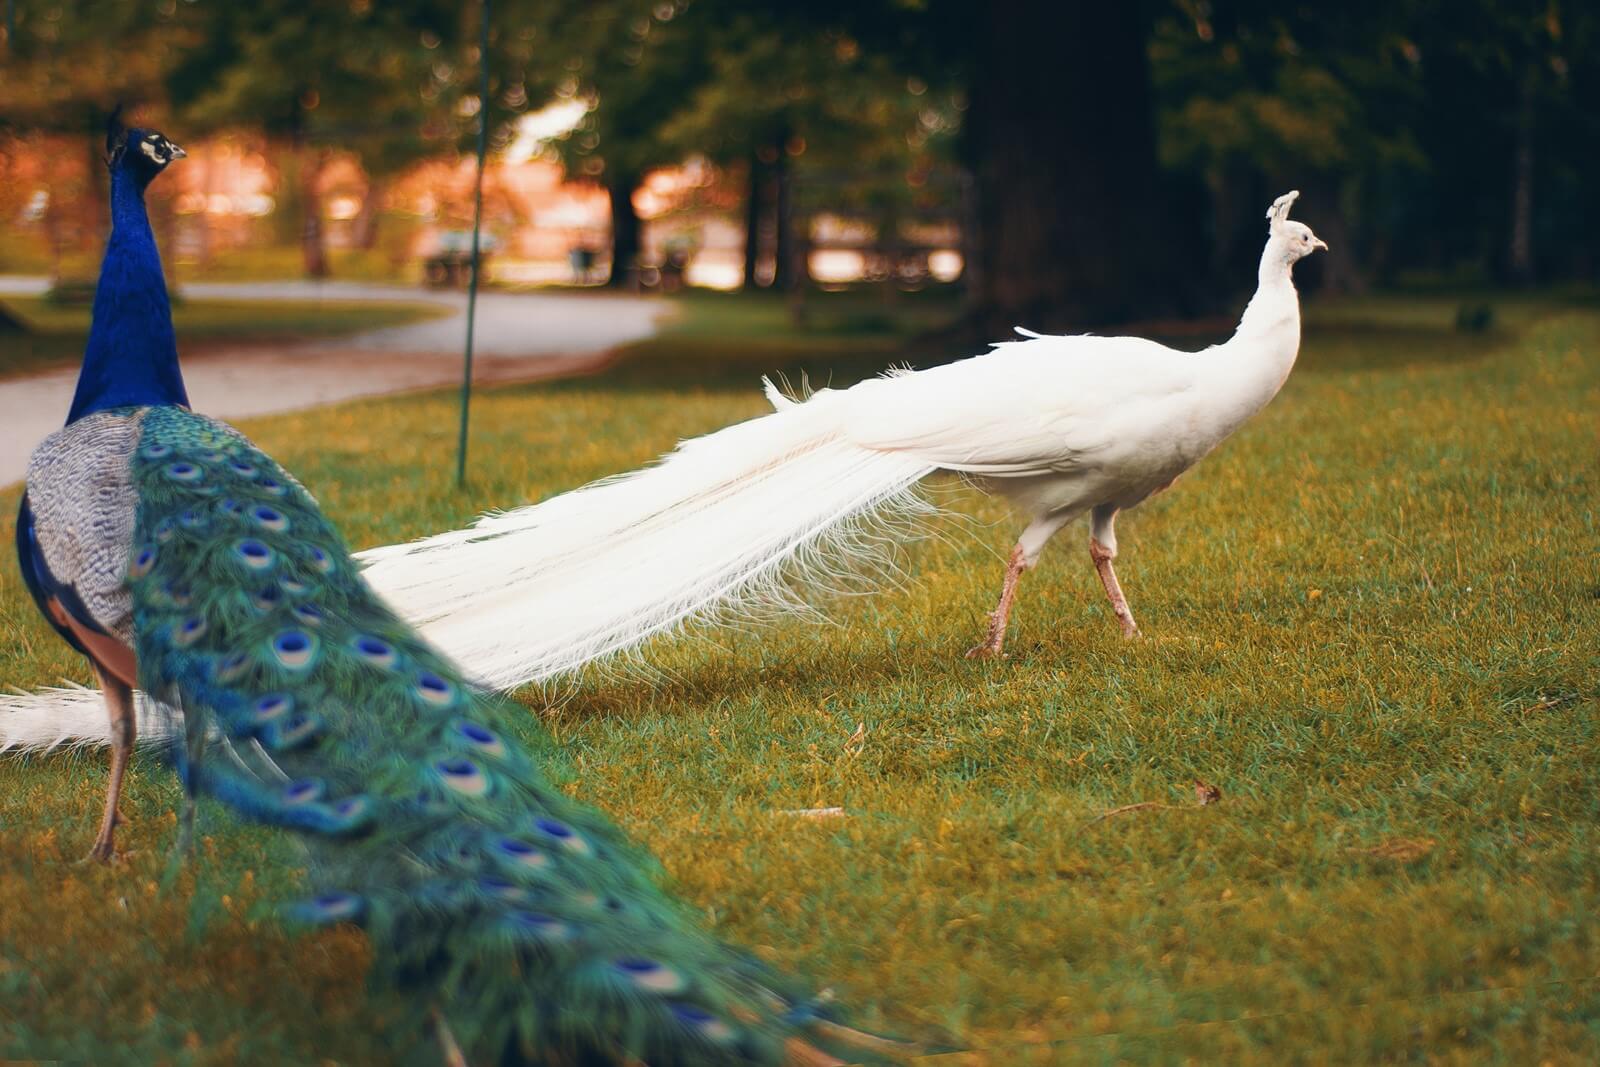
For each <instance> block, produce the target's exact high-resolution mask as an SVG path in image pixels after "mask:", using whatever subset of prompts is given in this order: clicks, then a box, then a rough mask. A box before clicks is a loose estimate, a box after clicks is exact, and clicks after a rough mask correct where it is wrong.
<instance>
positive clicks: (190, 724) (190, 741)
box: [167, 715, 207, 875]
mask: <svg viewBox="0 0 1600 1067" xmlns="http://www.w3.org/2000/svg"><path fill="white" fill-rule="evenodd" d="M200 718H201V717H200V716H199V715H185V716H184V717H183V766H182V770H183V774H182V778H183V807H182V808H180V809H178V840H177V841H176V842H175V843H174V844H173V846H172V859H171V861H170V862H169V863H168V865H167V869H168V873H169V875H171V874H176V873H177V871H178V870H179V869H180V868H181V867H182V866H183V861H184V860H185V859H186V858H188V855H189V850H190V849H191V848H193V847H194V808H195V785H194V776H195V774H196V773H197V771H198V769H199V767H200V761H201V760H202V759H204V758H205V753H206V740H207V739H206V728H205V727H204V726H202V725H201V723H200Z"/></svg>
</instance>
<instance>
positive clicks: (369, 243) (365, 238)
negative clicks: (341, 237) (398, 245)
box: [354, 176, 383, 251]
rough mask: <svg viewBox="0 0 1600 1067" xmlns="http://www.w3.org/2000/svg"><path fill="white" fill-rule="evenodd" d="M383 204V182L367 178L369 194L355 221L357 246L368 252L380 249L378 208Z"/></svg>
mask: <svg viewBox="0 0 1600 1067" xmlns="http://www.w3.org/2000/svg"><path fill="white" fill-rule="evenodd" d="M382 203H383V181H382V179H379V178H374V177H370V176H369V177H368V178H367V192H366V195H365V196H363V197H362V198H361V211H360V212H359V213H357V215H356V219H355V231H356V232H355V235H354V236H355V245H356V247H357V248H363V249H366V250H368V251H371V250H372V249H374V248H376V247H378V208H379V206H380V205H381V204H382Z"/></svg>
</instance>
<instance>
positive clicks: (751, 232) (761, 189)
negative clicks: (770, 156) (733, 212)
mask: <svg viewBox="0 0 1600 1067" xmlns="http://www.w3.org/2000/svg"><path fill="white" fill-rule="evenodd" d="M765 182H766V168H765V167H763V166H762V165H761V160H760V158H759V157H758V156H757V155H756V154H755V153H754V152H751V153H750V176H749V179H748V181H747V182H746V188H745V196H744V287H745V288H746V289H754V288H755V287H756V286H757V285H759V284H760V283H761V280H760V278H759V276H758V275H759V273H760V266H761V214H762V210H761V209H762V205H763V201H764V200H765V196H764V193H765V191H766V189H765Z"/></svg>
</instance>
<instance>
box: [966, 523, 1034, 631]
mask: <svg viewBox="0 0 1600 1067" xmlns="http://www.w3.org/2000/svg"><path fill="white" fill-rule="evenodd" d="M1027 569H1028V557H1027V553H1026V552H1024V551H1023V548H1022V545H1021V544H1018V545H1017V547H1016V548H1013V549H1012V550H1011V561H1010V562H1009V563H1007V564H1006V580H1005V584H1004V585H1002V586H1001V587H1000V602H999V603H998V604H996V605H995V606H994V610H993V611H991V612H990V613H989V633H988V636H986V637H985V638H984V639H983V643H982V644H977V645H973V646H972V647H971V648H969V649H967V658H968V659H979V658H987V657H990V656H998V655H1000V650H1001V648H1002V647H1004V645H1005V641H1006V626H1007V625H1008V624H1009V623H1010V621H1011V606H1012V605H1013V604H1015V603H1016V602H1017V582H1018V581H1019V580H1020V579H1021V578H1022V572H1023V571H1025V570H1027Z"/></svg>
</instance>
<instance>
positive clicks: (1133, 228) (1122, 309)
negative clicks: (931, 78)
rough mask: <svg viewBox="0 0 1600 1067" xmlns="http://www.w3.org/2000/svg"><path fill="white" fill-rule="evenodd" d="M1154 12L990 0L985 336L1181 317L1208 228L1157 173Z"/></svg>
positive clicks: (975, 102)
mask: <svg viewBox="0 0 1600 1067" xmlns="http://www.w3.org/2000/svg"><path fill="white" fill-rule="evenodd" d="M1142 6H1143V5H1139V4H1107V3H1102V2H1097V0H991V2H990V3H989V4H988V5H987V6H985V7H984V8H983V13H982V14H980V15H979V16H978V25H977V26H976V27H974V38H975V39H974V47H975V54H974V56H973V65H972V70H973V71H974V76H973V81H972V88H971V107H970V109H969V112H968V135H967V143H966V148H967V151H968V153H969V154H970V159H971V165H972V169H973V172H974V174H975V176H976V178H977V182H978V210H977V214H978V227H979V230H980V232H981V234H982V246H981V248H980V250H979V263H978V267H979V269H978V271H977V272H976V274H975V277H974V281H975V283H976V286H977V293H976V296H977V300H976V307H975V308H974V321H973V322H972V324H971V325H972V326H973V327H974V328H975V329H977V330H979V331H981V332H984V333H987V334H989V335H990V336H999V335H1000V334H1002V333H1009V332H1010V328H1011V327H1012V326H1013V325H1015V324H1018V323H1022V324H1026V325H1029V326H1033V327H1035V328H1041V329H1046V330H1062V329H1082V328H1084V327H1088V326H1096V325H1102V324H1108V323H1115V322H1124V321H1127V320H1131V319H1144V318H1151V317H1155V316H1160V315H1167V314H1171V313H1173V312H1175V311H1178V310H1180V309H1181V308H1183V306H1184V305H1185V303H1187V298H1186V291H1185V287H1184V285H1183V284H1182V283H1183V279H1184V278H1186V277H1188V278H1201V277H1202V276H1203V274H1204V272H1203V271H1201V270H1198V269H1197V268H1196V267H1195V266H1194V265H1193V264H1192V262H1191V260H1190V257H1191V256H1192V255H1193V250H1194V249H1197V248H1198V247H1199V246H1200V244H1201V242H1200V240H1199V229H1198V227H1197V226H1196V225H1195V223H1194V220H1193V219H1191V220H1188V222H1187V225H1186V226H1185V227H1183V228H1181V229H1179V228H1176V227H1174V226H1173V225H1172V224H1171V220H1170V219H1169V218H1168V217H1167V216H1168V214H1169V212H1168V211H1167V210H1166V209H1165V206H1164V196H1163V192H1164V190H1163V189H1162V188H1161V184H1162V183H1161V181H1160V178H1159V175H1158V171H1157V162H1156V146H1155V117H1154V110H1153V106H1152V103H1151V88H1150V69H1149V63H1148V60H1147V57H1146V53H1145V47H1146V40H1147V32H1146V31H1147V26H1146V24H1145V20H1144V17H1143V15H1142V13H1141V9H1142Z"/></svg>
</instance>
